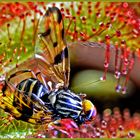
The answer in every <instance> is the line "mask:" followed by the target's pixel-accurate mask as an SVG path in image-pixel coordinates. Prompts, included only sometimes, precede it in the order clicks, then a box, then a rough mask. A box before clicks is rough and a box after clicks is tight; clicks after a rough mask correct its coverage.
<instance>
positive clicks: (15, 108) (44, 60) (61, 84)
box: [0, 7, 96, 124]
mask: <svg viewBox="0 0 140 140" xmlns="http://www.w3.org/2000/svg"><path fill="white" fill-rule="evenodd" d="M38 38H39V44H38V45H39V47H37V48H36V51H35V58H34V59H35V64H34V65H33V66H32V67H31V63H28V64H26V67H27V68H28V66H29V67H30V68H31V69H27V70H25V69H19V70H17V71H14V72H11V73H10V74H7V75H6V78H5V80H3V81H1V87H2V88H1V91H2V92H1V93H0V98H1V101H0V107H1V108H2V109H4V110H5V111H6V112H9V113H10V114H12V116H13V117H14V118H15V119H17V120H22V121H26V122H29V123H33V124H44V123H45V124H46V123H50V122H52V121H56V120H60V119H63V118H71V119H73V120H74V121H75V122H76V123H77V124H82V123H84V122H86V121H90V120H92V119H94V118H95V116H96V108H95V106H94V105H93V104H92V102H91V101H90V100H87V99H86V98H85V97H84V96H85V95H84V94H77V95H76V94H75V93H73V92H72V91H71V90H69V89H68V86H69V77H70V60H69V52H68V47H67V43H66V40H65V31H64V26H63V19H62V15H61V12H60V10H59V9H58V8H57V7H52V8H48V10H47V11H46V13H45V15H44V17H43V18H42V21H41V24H40V29H39V33H38Z"/></svg>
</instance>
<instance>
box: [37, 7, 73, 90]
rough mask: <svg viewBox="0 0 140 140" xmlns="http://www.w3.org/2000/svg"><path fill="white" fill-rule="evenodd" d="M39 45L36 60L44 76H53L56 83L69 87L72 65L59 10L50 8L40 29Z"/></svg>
mask: <svg viewBox="0 0 140 140" xmlns="http://www.w3.org/2000/svg"><path fill="white" fill-rule="evenodd" d="M38 36H39V44H38V45H37V47H36V54H35V58H36V60H37V62H38V68H39V69H40V71H41V72H42V73H43V74H44V75H49V76H51V80H52V81H53V82H54V83H61V85H62V86H63V87H68V84H69V73H70V63H69V55H68V48H67V44H66V41H65V35H64V26H63V20H62V15H61V12H60V10H59V9H58V8H56V7H52V8H48V10H47V12H46V14H45V15H44V17H43V19H42V21H41V23H40V29H39V34H38Z"/></svg>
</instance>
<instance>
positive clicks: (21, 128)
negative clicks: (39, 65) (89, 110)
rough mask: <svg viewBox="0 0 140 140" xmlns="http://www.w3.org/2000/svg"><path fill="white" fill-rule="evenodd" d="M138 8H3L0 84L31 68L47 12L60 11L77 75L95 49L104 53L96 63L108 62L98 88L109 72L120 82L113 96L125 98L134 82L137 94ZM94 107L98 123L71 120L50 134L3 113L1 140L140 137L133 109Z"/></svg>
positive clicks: (81, 5)
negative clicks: (7, 78) (4, 139)
mask: <svg viewBox="0 0 140 140" xmlns="http://www.w3.org/2000/svg"><path fill="white" fill-rule="evenodd" d="M139 5H140V4H139V3H129V2H128V3H127V2H90V1H88V2H0V81H2V80H3V79H4V78H5V75H6V74H7V73H10V72H11V71H12V70H17V69H20V68H25V69H26V64H27V63H31V64H32V63H33V62H34V61H33V58H34V53H35V46H37V45H39V44H38V28H41V27H40V21H41V19H42V17H43V15H44V13H45V11H46V10H47V8H48V7H55V6H56V7H58V8H59V9H60V10H61V14H62V16H63V21H64V27H65V36H66V40H67V43H68V46H69V51H70V57H71V64H72V68H73V70H72V72H73V73H74V71H77V70H75V69H76V67H75V65H77V66H78V65H80V64H77V63H78V62H80V60H82V59H83V57H85V58H88V57H87V56H88V54H90V55H91V54H92V53H93V56H94V54H95V53H96V51H95V52H94V51H93V52H92V49H91V48H97V49H98V48H100V49H102V50H103V53H100V52H99V56H98V57H99V58H96V59H97V60H95V61H98V59H100V57H103V59H104V60H103V63H101V64H100V69H102V74H101V75H100V76H99V77H98V78H97V79H96V80H97V83H98V84H99V86H100V82H106V79H107V78H108V76H107V75H108V73H109V72H111V73H113V75H114V79H115V82H116V84H115V85H114V86H113V87H112V88H113V89H114V94H118V93H119V94H122V95H125V94H127V92H128V90H129V84H128V83H129V81H133V82H134V83H135V84H136V86H137V87H138V88H139V82H140V79H139V78H140V77H139V76H138V74H137V73H135V74H136V75H137V76H136V77H137V79H138V80H137V81H136V80H135V78H134V77H133V76H132V74H131V72H132V71H133V68H134V66H135V65H138V67H139V65H140V47H139V44H140V11H139ZM85 48H86V51H85V55H87V56H84V55H83V54H81V55H80V57H79V58H78V57H77V54H78V53H79V52H81V51H82V50H85ZM89 52H90V53H89ZM112 52H113V53H112ZM79 54H80V53H79ZM90 58H92V57H90ZM89 61H91V62H93V63H94V61H93V60H92V59H90V60H87V61H85V62H84V63H81V65H83V66H82V67H86V66H87V67H90V65H92V64H91V63H90V64H89V63H88V62H89ZM93 65H94V64H93ZM31 66H33V65H31ZM91 67H92V66H91ZM94 67H96V66H94ZM74 68H75V69H74ZM96 69H98V68H96ZM72 76H73V74H72ZM85 77H86V76H85ZM85 82H86V81H85ZM72 83H74V82H72ZM95 83H96V81H95ZM93 84H94V80H93ZM85 85H86V86H87V84H85ZM2 86H3V85H2V84H1V83H0V100H1V99H2V98H3V95H2V91H1V89H2ZM74 86H75V84H74ZM71 88H72V87H71ZM100 88H102V87H100ZM73 89H74V88H73ZM79 91H80V90H79V89H78V91H76V90H75V92H79ZM80 92H82V91H80ZM117 92H118V93H117ZM98 94H100V93H98ZM87 96H88V95H87ZM93 96H94V95H91V98H94V97H93ZM106 96H107V94H106ZM94 100H96V99H94ZM134 102H135V101H134ZM95 103H96V101H95ZM97 103H98V102H97ZM0 106H1V103H0ZM95 106H97V112H98V110H99V112H98V114H97V116H96V118H95V120H94V121H91V122H89V123H85V124H82V125H80V126H78V125H77V124H76V123H75V122H74V121H73V120H72V119H70V118H66V119H62V120H60V123H59V124H56V125H55V126H54V127H51V128H50V127H48V126H47V125H41V126H38V125H33V124H29V123H26V122H23V121H20V120H18V121H17V120H15V119H14V118H13V116H11V115H10V114H8V113H5V112H4V111H3V110H0V118H1V119H0V138H33V137H35V138H47V137H51V138H57V137H60V138H64V137H66V138H85V137H86V138H134V137H139V131H140V114H139V111H140V110H138V111H137V110H136V111H137V112H136V111H135V110H134V111H133V113H131V109H129V108H128V109H121V108H118V107H114V108H111V109H109V108H107V109H104V110H101V111H100V109H98V106H100V105H98V104H97V105H96V104H95Z"/></svg>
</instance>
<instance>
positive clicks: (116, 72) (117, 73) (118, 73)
mask: <svg viewBox="0 0 140 140" xmlns="http://www.w3.org/2000/svg"><path fill="white" fill-rule="evenodd" d="M120 76H121V73H120V72H119V71H115V78H116V79H119V78H120Z"/></svg>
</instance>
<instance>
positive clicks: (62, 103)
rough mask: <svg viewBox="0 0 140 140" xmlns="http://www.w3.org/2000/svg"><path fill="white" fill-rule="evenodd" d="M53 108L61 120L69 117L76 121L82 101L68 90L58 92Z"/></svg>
mask: <svg viewBox="0 0 140 140" xmlns="http://www.w3.org/2000/svg"><path fill="white" fill-rule="evenodd" d="M58 92H59V93H57V97H56V101H55V104H54V108H55V109H56V111H57V113H58V114H59V115H60V116H61V117H62V118H63V117H64V118H66V117H70V118H73V119H77V118H78V117H79V115H80V113H81V111H82V100H81V98H80V97H79V96H77V95H75V94H74V93H72V92H70V90H66V91H64V90H61V91H58Z"/></svg>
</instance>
